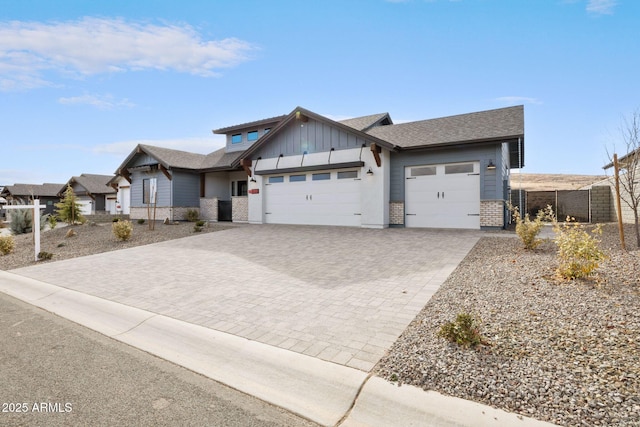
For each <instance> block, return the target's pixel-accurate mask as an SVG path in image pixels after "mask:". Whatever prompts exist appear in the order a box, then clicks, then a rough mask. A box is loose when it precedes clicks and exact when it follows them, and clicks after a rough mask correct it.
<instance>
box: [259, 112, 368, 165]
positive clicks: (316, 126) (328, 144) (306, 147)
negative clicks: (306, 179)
mask: <svg viewBox="0 0 640 427" xmlns="http://www.w3.org/2000/svg"><path fill="white" fill-rule="evenodd" d="M366 142H367V141H366V140H365V139H363V138H360V137H359V136H356V135H354V134H353V133H350V132H347V131H346V130H343V129H341V128H338V127H337V126H332V125H330V124H328V123H324V122H320V121H316V120H313V119H309V120H308V121H307V122H306V123H303V122H301V121H299V120H292V121H291V122H290V123H289V124H287V126H286V127H285V128H284V129H281V130H280V131H279V132H278V135H277V136H274V139H272V140H271V141H269V143H268V144H267V146H265V147H262V148H260V149H259V150H258V152H256V153H254V154H253V157H254V158H257V157H262V158H265V159H266V158H274V157H278V156H279V155H280V154H283V155H284V156H292V155H298V154H302V153H304V152H305V151H306V152H307V154H311V153H321V152H328V151H330V150H331V149H332V148H333V149H335V150H347V149H352V148H360V147H362V144H365V143H366ZM327 160H328V157H327Z"/></svg>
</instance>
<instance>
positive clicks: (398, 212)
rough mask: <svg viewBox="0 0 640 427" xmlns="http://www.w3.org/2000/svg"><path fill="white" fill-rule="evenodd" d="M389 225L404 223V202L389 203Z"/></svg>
mask: <svg viewBox="0 0 640 427" xmlns="http://www.w3.org/2000/svg"><path fill="white" fill-rule="evenodd" d="M389 225H404V202H391V203H389Z"/></svg>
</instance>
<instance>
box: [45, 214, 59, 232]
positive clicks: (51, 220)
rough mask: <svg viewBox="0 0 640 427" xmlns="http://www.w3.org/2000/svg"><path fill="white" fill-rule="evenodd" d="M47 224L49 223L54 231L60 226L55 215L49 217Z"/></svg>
mask: <svg viewBox="0 0 640 427" xmlns="http://www.w3.org/2000/svg"><path fill="white" fill-rule="evenodd" d="M47 222H48V223H49V228H50V229H52V230H53V229H54V228H56V226H57V225H58V219H57V218H56V216H55V215H49V216H48V217H47Z"/></svg>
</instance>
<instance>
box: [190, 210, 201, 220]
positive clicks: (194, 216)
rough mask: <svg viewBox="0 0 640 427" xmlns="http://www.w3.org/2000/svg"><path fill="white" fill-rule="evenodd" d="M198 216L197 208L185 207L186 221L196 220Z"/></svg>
mask: <svg viewBox="0 0 640 427" xmlns="http://www.w3.org/2000/svg"><path fill="white" fill-rule="evenodd" d="M199 218H200V214H199V213H198V210H197V209H187V221H189V222H196V221H197V220H198V219H199Z"/></svg>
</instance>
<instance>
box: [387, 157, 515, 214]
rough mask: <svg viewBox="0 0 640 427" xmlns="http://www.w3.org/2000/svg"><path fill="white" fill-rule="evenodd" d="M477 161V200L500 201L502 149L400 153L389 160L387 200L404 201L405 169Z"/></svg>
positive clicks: (501, 195)
mask: <svg viewBox="0 0 640 427" xmlns="http://www.w3.org/2000/svg"><path fill="white" fill-rule="evenodd" d="M470 161H480V198H481V199H483V200H493V199H503V194H502V193H503V185H502V176H501V175H502V173H501V172H502V170H503V169H502V156H501V146H500V145H497V146H494V145H485V146H482V147H475V148H469V149H445V150H439V151H403V152H399V153H393V154H392V157H391V187H390V191H391V194H390V200H391V201H392V202H400V201H404V198H405V188H404V184H405V175H404V170H405V167H407V166H420V165H430V164H443V163H459V162H470ZM489 161H492V162H493V163H494V164H496V166H497V167H496V169H495V170H492V171H488V170H487V168H486V165H487V164H488V163H489Z"/></svg>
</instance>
